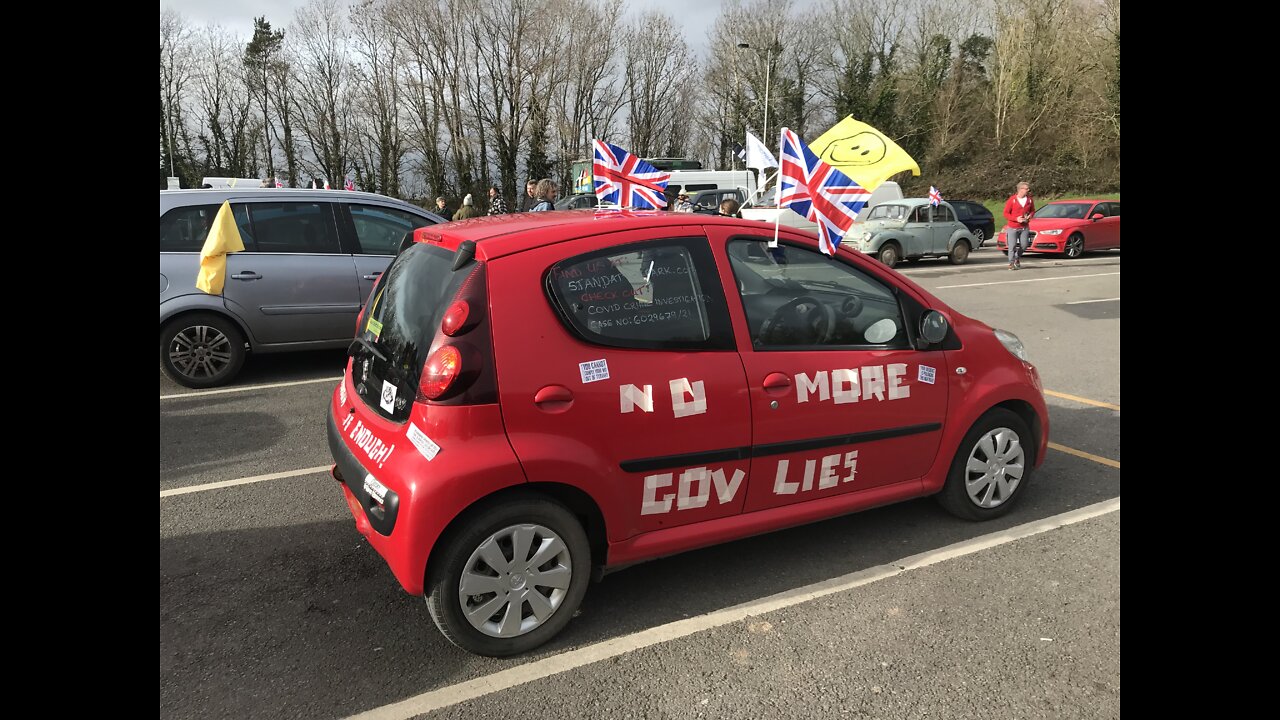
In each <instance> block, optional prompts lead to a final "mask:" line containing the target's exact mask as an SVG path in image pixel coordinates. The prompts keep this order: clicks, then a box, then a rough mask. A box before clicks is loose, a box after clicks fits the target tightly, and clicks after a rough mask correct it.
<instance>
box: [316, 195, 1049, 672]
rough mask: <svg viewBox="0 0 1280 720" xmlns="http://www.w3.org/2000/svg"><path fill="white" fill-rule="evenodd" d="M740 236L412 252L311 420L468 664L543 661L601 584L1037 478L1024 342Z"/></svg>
mask: <svg viewBox="0 0 1280 720" xmlns="http://www.w3.org/2000/svg"><path fill="white" fill-rule="evenodd" d="M778 232H779V233H780V235H779V238H780V241H781V242H780V244H779V245H778V246H777V247H772V248H771V247H769V241H770V240H772V239H773V233H774V228H773V227H772V226H765V225H762V224H761V223H757V222H752V221H749V220H740V219H735V218H729V217H717V216H710V215H688V214H678V213H662V212H651V213H633V212H620V211H612V212H598V213H597V212H594V211H586V210H580V211H553V212H546V213H534V214H532V215H528V214H525V215H508V216H495V217H486V218H476V219H473V220H466V221H462V222H455V223H449V224H447V225H442V226H436V227H428V228H422V229H420V230H417V231H415V237H414V239H415V240H416V242H413V243H411V244H409V247H408V248H407V249H406V250H404V252H402V253H401V254H400V255H399V257H397V258H396V260H395V261H394V262H393V263H392V265H391V266H390V268H389V269H388V270H387V272H385V273H384V274H383V275H382V276H381V278H380V279H379V280H378V283H377V285H376V286H375V287H374V288H373V291H372V294H371V295H370V299H369V301H368V303H366V306H365V308H364V310H363V311H362V313H361V316H360V319H359V324H358V326H357V330H358V335H357V336H356V338H355V340H354V341H353V342H352V344H351V347H350V350H349V353H350V355H351V359H350V361H349V363H348V365H347V369H346V372H345V374H344V376H343V379H342V382H341V383H340V384H339V386H338V388H337V389H336V390H335V391H334V394H333V399H332V402H331V403H330V405H329V411H328V423H327V424H328V438H329V447H330V450H331V452H332V454H333V457H334V460H335V463H336V464H335V467H334V470H333V475H334V478H335V479H336V480H338V481H339V482H340V483H341V484H342V485H341V487H342V491H343V493H344V494H345V496H346V502H347V504H348V506H349V508H350V510H351V513H352V514H353V516H354V517H355V522H356V528H357V529H358V530H359V531H360V532H361V533H362V534H363V535H364V536H365V537H366V538H368V540H369V543H370V544H371V545H372V546H373V548H374V550H376V551H377V552H378V553H380V554H381V555H382V556H383V558H384V559H385V560H386V562H387V564H388V565H389V566H390V568H391V571H392V572H393V573H394V574H395V576H396V579H397V580H399V582H400V584H401V585H402V586H403V587H404V589H405V590H406V591H408V592H409V593H411V594H413V595H425V596H426V600H427V606H428V609H429V611H430V614H431V616H432V618H433V619H434V620H435V622H436V624H437V626H438V627H439V628H440V630H441V631H442V632H443V633H444V635H445V636H446V637H447V638H448V639H449V640H451V641H452V642H454V643H455V644H457V645H458V646H460V647H462V648H465V649H467V650H470V651H472V652H475V653H480V654H483V655H491V656H502V655H511V654H515V653H520V652H524V651H526V650H529V649H531V648H534V647H537V646H538V645H540V644H542V643H544V642H546V641H547V640H549V639H550V638H551V637H553V636H554V635H555V634H556V633H557V632H559V631H560V630H561V629H562V628H563V627H564V626H565V625H566V624H567V623H568V622H569V618H570V617H572V615H573V613H574V611H575V609H576V608H577V606H578V604H579V603H580V602H581V600H582V598H583V595H584V594H585V593H586V591H587V585H588V583H589V581H590V579H591V578H592V576H593V574H596V573H597V572H603V571H606V570H610V569H616V568H620V567H622V566H625V565H630V564H632V563H637V562H640V561H643V560H649V559H653V558H657V557H661V556H664V555H671V554H674V553H679V552H683V551H686V550H691V549H693V548H698V547H702V546H706V545H711V544H715V543H722V542H726V541H729V540H735V539H738V538H743V537H747V536H749V535H756V534H759V533H765V532H770V531H772V530H777V529H780V528H785V527H790V526H793V525H799V524H802V523H808V522H813V521H817V520H822V519H825V518H830V517H833V516H837V515H841V514H845V513H850V512H854V511H857V510H863V509H866V508H871V507H876V506H879V505H885V504H887V503H893V502H898V501H901V500H907V499H910V498H915V497H920V496H923V495H934V494H937V496H938V498H939V500H940V501H941V503H942V505H943V506H944V507H946V508H947V509H948V510H950V511H951V512H953V513H955V514H957V515H959V516H961V517H964V518H969V519H974V520H984V519H988V518H994V517H998V516H1000V515H1002V514H1004V513H1006V512H1008V511H1009V509H1010V507H1011V506H1012V505H1013V503H1014V502H1015V501H1016V500H1017V498H1018V497H1019V496H1020V495H1021V494H1022V492H1023V488H1024V487H1026V486H1027V484H1028V481H1029V480H1030V478H1031V475H1032V472H1033V469H1034V468H1036V467H1038V466H1039V465H1040V463H1041V461H1042V460H1043V458H1044V452H1045V447H1046V443H1047V442H1048V428H1049V422H1048V413H1047V411H1046V409H1045V402H1044V397H1043V394H1042V389H1041V386H1040V379H1039V376H1038V374H1037V372H1036V369H1035V367H1034V366H1033V365H1031V363H1030V362H1028V360H1027V356H1026V353H1025V351H1024V349H1023V347H1022V344H1021V342H1019V340H1018V339H1017V338H1016V337H1015V336H1013V335H1012V334H1010V333H1007V332H1004V331H1002V330H994V329H992V328H990V327H988V326H986V325H984V324H982V323H981V322H978V321H977V320H973V319H971V318H968V317H965V316H964V315H961V314H960V313H958V312H956V311H955V310H953V309H951V308H950V307H948V306H947V305H946V304H944V303H943V302H942V301H940V300H938V299H937V298H935V297H933V296H932V295H930V294H929V293H928V292H926V291H925V290H923V289H922V288H921V287H920V286H918V285H916V284H915V283H914V282H912V281H911V280H909V279H907V278H906V277H904V276H902V275H899V274H897V273H895V272H894V271H892V270H890V269H888V268H886V267H885V266H883V265H881V264H880V263H878V262H876V261H874V260H872V259H869V258H867V257H864V256H863V255H861V254H860V253H857V252H851V251H848V250H846V249H844V248H843V247H841V248H840V250H839V251H838V254H837V256H836V257H834V258H832V257H827V256H825V255H823V254H821V253H820V252H818V245H817V240H816V238H815V236H814V235H813V234H811V233H808V232H803V231H799V230H795V229H789V228H786V227H783V228H782V229H781V230H779V231H778Z"/></svg>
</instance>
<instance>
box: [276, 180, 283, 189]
mask: <svg viewBox="0 0 1280 720" xmlns="http://www.w3.org/2000/svg"><path fill="white" fill-rule="evenodd" d="M276 187H278V188H282V187H284V183H282V182H280V181H279V180H276Z"/></svg>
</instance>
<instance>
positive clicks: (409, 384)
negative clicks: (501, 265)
mask: <svg viewBox="0 0 1280 720" xmlns="http://www.w3.org/2000/svg"><path fill="white" fill-rule="evenodd" d="M481 266H482V263H478V262H477V263H473V264H471V265H469V266H467V267H464V268H462V269H460V270H458V271H457V272H454V271H453V253H451V252H449V251H448V250H445V249H443V248H440V247H436V246H434V245H428V244H425V243H414V244H413V245H412V246H411V247H409V248H408V249H407V250H405V251H404V252H402V253H400V255H399V256H398V257H397V258H396V259H395V261H394V262H393V263H392V264H391V267H390V268H389V269H388V270H387V272H386V273H384V274H383V275H382V277H381V278H380V279H379V281H378V284H377V285H376V286H375V287H374V288H373V293H372V295H371V296H370V298H371V299H370V300H369V303H368V305H367V306H366V307H365V310H364V312H362V313H361V315H360V321H359V324H358V325H357V334H356V338H357V340H360V341H363V342H361V343H360V344H359V345H358V346H357V347H356V348H355V350H354V352H353V354H352V357H353V358H354V360H355V362H354V364H353V365H352V367H351V380H352V382H353V383H354V384H355V387H356V394H357V395H359V396H360V397H361V399H363V400H364V402H365V404H366V405H368V406H369V407H370V408H372V409H374V410H375V411H377V412H378V414H380V415H382V416H383V417H385V418H387V419H389V420H393V421H395V422H404V421H405V420H407V419H408V417H409V411H410V409H411V408H412V406H413V401H414V398H416V397H417V395H418V382H419V381H420V380H421V378H422V366H423V364H425V363H426V361H427V354H428V353H429V352H430V351H431V343H432V341H433V340H434V339H435V336H436V330H437V329H438V328H439V327H440V321H441V320H442V319H443V317H444V313H445V310H447V309H448V306H449V303H450V302H451V301H452V300H453V298H454V297H455V296H456V295H457V293H458V289H459V288H460V287H462V284H463V282H465V281H466V279H467V278H468V277H470V276H471V274H472V273H473V272H476V271H478V270H479V269H480V268H481ZM375 349H376V350H377V352H374V350H375ZM379 355H381V357H379ZM388 387H390V388H394V392H391V391H389V390H388ZM384 393H387V394H393V395H394V399H393V400H391V401H390V402H389V404H390V405H391V408H392V409H391V410H387V409H386V405H385V404H384Z"/></svg>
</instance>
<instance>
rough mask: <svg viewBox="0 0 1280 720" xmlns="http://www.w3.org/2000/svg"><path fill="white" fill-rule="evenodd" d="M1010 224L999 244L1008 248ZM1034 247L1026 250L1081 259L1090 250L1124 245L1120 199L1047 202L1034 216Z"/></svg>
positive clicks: (998, 241)
mask: <svg viewBox="0 0 1280 720" xmlns="http://www.w3.org/2000/svg"><path fill="white" fill-rule="evenodd" d="M1008 239H1009V235H1008V226H1005V227H1004V228H1002V229H1001V230H1000V237H999V238H998V239H997V241H996V247H997V248H999V249H1000V250H1004V249H1005V248H1007V247H1008V246H1007V245H1006V243H1007V241H1008ZM1030 241H1031V247H1030V248H1026V249H1024V252H1042V253H1060V254H1062V255H1066V256H1067V257H1069V258H1078V257H1080V256H1081V255H1082V254H1084V253H1085V252H1086V251H1088V250H1112V249H1118V248H1119V247H1120V201H1119V200H1058V201H1057V202H1051V203H1049V204H1047V205H1044V206H1043V207H1041V208H1040V209H1039V210H1036V214H1035V215H1033V216H1032V218H1031V237H1030Z"/></svg>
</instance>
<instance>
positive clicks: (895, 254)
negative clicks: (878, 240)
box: [876, 242, 902, 267]
mask: <svg viewBox="0 0 1280 720" xmlns="http://www.w3.org/2000/svg"><path fill="white" fill-rule="evenodd" d="M876 257H877V258H879V259H880V262H882V263H884V264H885V265H887V266H889V267H893V266H894V265H897V264H898V258H900V257H902V250H901V248H899V247H898V244H897V243H893V242H887V243H885V244H884V245H882V246H880V252H879V254H877V255H876Z"/></svg>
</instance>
